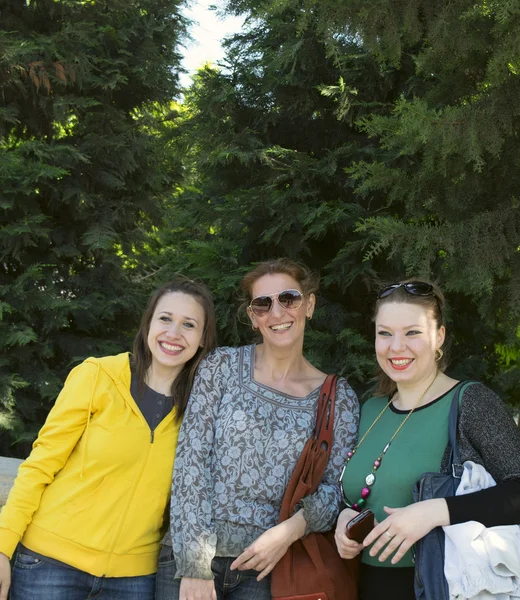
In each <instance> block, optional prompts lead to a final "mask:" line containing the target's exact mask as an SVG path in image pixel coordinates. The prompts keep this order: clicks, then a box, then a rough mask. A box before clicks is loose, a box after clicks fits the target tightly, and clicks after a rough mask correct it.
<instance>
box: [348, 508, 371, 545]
mask: <svg viewBox="0 0 520 600" xmlns="http://www.w3.org/2000/svg"><path fill="white" fill-rule="evenodd" d="M374 527H375V522H374V513H373V512H372V511H371V510H370V509H369V508H366V509H365V510H364V511H362V512H360V513H359V514H358V515H356V516H355V517H354V518H352V519H350V521H349V522H348V523H347V528H346V534H347V537H348V538H350V539H351V540H354V541H356V542H357V543H358V544H362V543H363V540H364V539H365V538H366V537H367V535H368V534H369V533H370V532H371V531H372V529H374Z"/></svg>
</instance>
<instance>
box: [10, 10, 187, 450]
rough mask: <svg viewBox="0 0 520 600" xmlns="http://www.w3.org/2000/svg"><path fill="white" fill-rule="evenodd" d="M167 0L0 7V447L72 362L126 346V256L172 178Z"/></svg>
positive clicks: (19, 433) (138, 294)
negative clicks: (0, 342) (0, 348)
mask: <svg viewBox="0 0 520 600" xmlns="http://www.w3.org/2000/svg"><path fill="white" fill-rule="evenodd" d="M179 6H180V2H178V1H177V0H163V1H161V2H157V1H156V0H140V1H139V2H134V1H131V2H128V1H126V0H125V1H123V0H113V1H111V2H108V3H107V2H98V1H94V2H86V3H78V2H72V1H68V0H61V1H54V0H39V1H38V2H33V1H30V2H23V3H20V2H18V1H14V0H11V1H8V2H4V3H3V4H2V7H1V8H0V27H1V29H0V154H1V155H0V190H1V191H0V338H1V339H2V343H3V350H4V351H3V352H2V356H1V357H0V454H4V455H11V454H19V455H25V454H26V453H27V450H28V445H27V444H28V442H30V441H32V439H34V436H35V433H36V431H37V429H38V428H39V426H40V425H41V423H42V422H43V419H44V417H45V415H46V413H47V412H48V410H49V407H50V406H51V403H52V402H53V401H54V400H55V398H56V396H57V394H58V392H59V390H60V387H61V385H62V382H63V380H64V378H65V376H66V373H67V372H68V371H69V370H70V369H71V368H72V367H73V366H74V365H75V364H77V362H78V361H80V360H82V359H83V358H85V357H86V356H89V355H92V354H94V355H102V354H107V353H113V352H119V351H122V350H124V349H128V347H129V335H130V334H131V333H132V331H133V330H134V327H135V325H136V322H137V319H138V315H139V313H140V310H141V306H142V293H143V292H142V290H141V288H140V286H139V285H137V284H136V283H135V282H133V281H132V279H131V277H132V275H133V269H132V266H133V265H134V266H135V258H134V263H133V265H132V264H129V261H128V259H127V257H128V256H129V255H130V256H133V257H135V256H138V255H139V253H140V252H142V251H143V250H144V248H145V247H146V245H147V243H148V237H147V233H148V232H149V231H151V229H152V225H153V223H154V222H155V223H158V222H159V221H160V218H161V216H162V214H163V210H164V207H163V202H164V198H165V197H166V196H167V195H169V191H170V189H171V186H172V185H173V184H174V183H175V182H176V181H177V180H178V178H179V175H180V167H179V164H178V161H177V160H176V159H175V158H174V157H172V155H171V150H170V149H169V143H170V140H169V136H170V128H171V118H169V117H168V116H167V115H168V114H169V113H170V103H171V99H172V97H173V96H175V95H176V94H177V93H178V91H179V90H178V82H177V73H178V69H179V60H180V56H179V55H178V53H177V50H176V48H177V45H178V43H179V41H180V40H181V38H182V36H183V35H184V29H185V23H184V20H183V18H182V17H181V16H180V14H179ZM166 164H167V168H164V166H165V165H166Z"/></svg>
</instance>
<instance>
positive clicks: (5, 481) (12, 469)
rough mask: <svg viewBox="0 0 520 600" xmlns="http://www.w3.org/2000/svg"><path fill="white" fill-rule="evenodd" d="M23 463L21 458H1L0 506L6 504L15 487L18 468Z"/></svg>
mask: <svg viewBox="0 0 520 600" xmlns="http://www.w3.org/2000/svg"><path fill="white" fill-rule="evenodd" d="M22 463H23V460H20V459H19V458H4V457H3V456H0V506H3V505H4V504H5V501H6V500H7V496H8V495H9V491H10V490H11V487H12V485H13V482H14V480H15V477H16V474H17V473H18V467H19V466H20V465H21V464H22Z"/></svg>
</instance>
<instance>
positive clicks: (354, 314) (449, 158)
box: [163, 0, 520, 403]
mask: <svg viewBox="0 0 520 600" xmlns="http://www.w3.org/2000/svg"><path fill="white" fill-rule="evenodd" d="M506 4H507V8H506V6H505V5H504V4H503V3H502V4H500V5H499V4H498V3H492V4H489V3H487V4H486V5H485V6H484V5H475V4H471V3H470V2H469V1H466V0H459V1H457V2H455V3H453V2H450V3H448V2H437V3H434V4H431V3H429V4H428V3H427V2H425V1H423V2H419V3H416V2H412V1H411V0H409V1H406V2H404V3H403V2H401V3H395V2H393V1H392V0H385V1H384V2H380V3H376V4H374V3H367V2H361V0H352V1H349V2H347V1H345V2H340V3H337V2H332V1H331V0H324V1H322V0H320V1H319V2H318V0H304V1H303V2H301V1H300V0H298V2H296V1H295V0H278V1H277V2H273V3H267V4H266V3H258V2H255V1H254V0H230V1H229V2H228V11H230V12H234V13H236V14H246V15H248V16H249V18H250V23H251V29H250V30H249V32H247V33H246V34H244V35H240V36H236V37H235V38H233V39H231V40H230V41H229V43H228V52H227V57H226V64H224V65H222V69H220V70H218V69H209V68H207V69H204V70H202V71H201V72H200V73H199V75H198V77H197V79H196V81H195V83H194V86H193V87H192V89H191V90H190V91H189V92H188V94H187V96H186V98H187V100H186V106H185V111H186V114H185V117H184V121H183V123H182V124H181V125H180V129H181V131H183V132H184V134H183V136H181V139H183V140H184V146H183V147H182V148H183V153H184V155H185V156H187V157H188V159H187V164H188V165H189V167H188V168H187V172H188V173H189V178H188V181H187V186H186V188H185V190H184V192H183V193H182V194H180V195H179V196H178V197H177V199H176V200H175V202H174V207H175V208H174V213H173V214H174V215H175V222H172V227H174V226H175V227H176V230H175V234H174V236H170V237H167V238H164V239H165V242H166V245H167V246H168V248H167V249H166V250H165V255H164V257H166V256H167V257H168V261H169V262H170V264H171V265H173V266H174V268H177V269H184V270H185V269H189V270H190V272H192V273H194V274H196V275H197V276H200V277H201V278H204V279H208V278H209V280H210V283H211V284H212V285H213V287H214V289H216V290H217V297H218V299H219V301H220V302H219V304H220V306H221V325H222V330H223V332H224V341H226V342H229V343H237V342H238V341H239V340H240V341H244V340H245V339H250V336H249V334H247V333H246V332H245V329H241V328H240V326H237V325H236V323H234V321H233V314H234V312H233V309H232V308H231V306H232V296H233V291H234V290H235V289H236V286H237V281H238V279H239V275H240V273H241V272H243V270H245V269H246V268H248V267H249V265H250V264H251V263H253V262H255V261H258V260H262V259H264V258H266V257H269V256H280V255H289V256H292V257H294V258H300V259H303V260H304V261H305V262H307V263H309V264H310V265H311V266H313V267H315V268H318V269H319V270H321V272H322V275H323V282H324V286H323V289H322V297H321V304H320V310H319V311H318V314H317V322H316V323H315V322H313V324H312V325H313V326H312V329H311V332H310V336H309V340H308V348H307V352H308V355H309V357H310V358H311V359H312V360H313V361H314V362H315V363H316V364H318V365H320V366H322V367H323V368H325V369H334V370H339V371H342V372H344V373H346V374H348V375H351V376H352V377H353V379H354V383H356V379H357V382H358V383H359V382H360V381H365V382H366V381H367V379H368V378H369V374H370V368H371V365H373V362H371V361H373V350H372V344H371V338H372V336H373V333H372V329H371V325H370V310H371V309H370V302H369V299H370V298H371V297H373V295H372V294H373V289H374V287H375V285H376V283H375V281H374V280H375V279H379V280H381V279H383V280H393V281H395V279H396V278H398V277H403V276H405V275H407V276H410V275H418V276H423V277H430V278H433V279H436V280H437V281H439V283H440V284H441V286H442V287H443V289H445V290H446V292H447V293H448V298H449V301H450V305H451V311H450V313H449V314H448V315H447V317H448V328H449V330H450V332H451V334H452V338H453V344H452V355H453V361H452V366H451V369H450V373H451V374H452V375H454V376H456V377H461V378H464V377H468V378H479V379H482V380H484V381H485V382H486V383H488V384H490V385H492V386H493V387H495V388H496V389H498V390H501V391H502V393H503V396H504V397H505V398H506V399H508V400H509V401H511V402H516V403H519V402H520V397H519V396H518V387H517V386H516V383H518V382H519V379H520V375H519V373H520V370H519V369H518V357H519V344H518V335H519V316H520V314H519V311H520V309H519V306H520V304H519V302H518V299H519V293H520V291H519V284H518V277H516V276H515V275H516V274H518V272H519V269H518V261H519V254H518V240H519V239H520V238H519V221H518V220H519V218H520V217H519V213H518V210H517V198H518V197H519V196H518V190H517V189H516V187H517V180H518V178H517V176H516V168H515V167H516V161H517V158H516V156H517V154H518V153H517V152H516V151H515V150H516V149H517V148H516V144H517V138H518V136H517V127H518V125H517V123H518V119H517V115H516V113H517V111H518V108H517V105H516V104H517V103H516V102H515V101H514V100H513V99H514V98H515V97H516V94H515V92H516V88H517V86H518V77H517V63H518V56H517V51H516V48H517V47H518V43H517V42H518V35H519V33H518V28H515V22H516V21H515V20H516V17H517V12H516V9H515V8H514V7H513V5H511V3H506ZM183 224H186V226H188V224H189V226H190V227H192V226H194V227H195V228H194V230H191V231H190V232H188V230H186V229H185V228H184V225H183ZM164 257H163V258H164ZM369 340H370V341H369Z"/></svg>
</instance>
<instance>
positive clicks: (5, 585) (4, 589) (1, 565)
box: [0, 552, 11, 600]
mask: <svg viewBox="0 0 520 600" xmlns="http://www.w3.org/2000/svg"><path fill="white" fill-rule="evenodd" d="M10 587H11V564H10V563H9V558H8V557H7V556H6V555H5V554H2V553H1V552H0V600H7V593H8V592H9V588H10Z"/></svg>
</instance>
